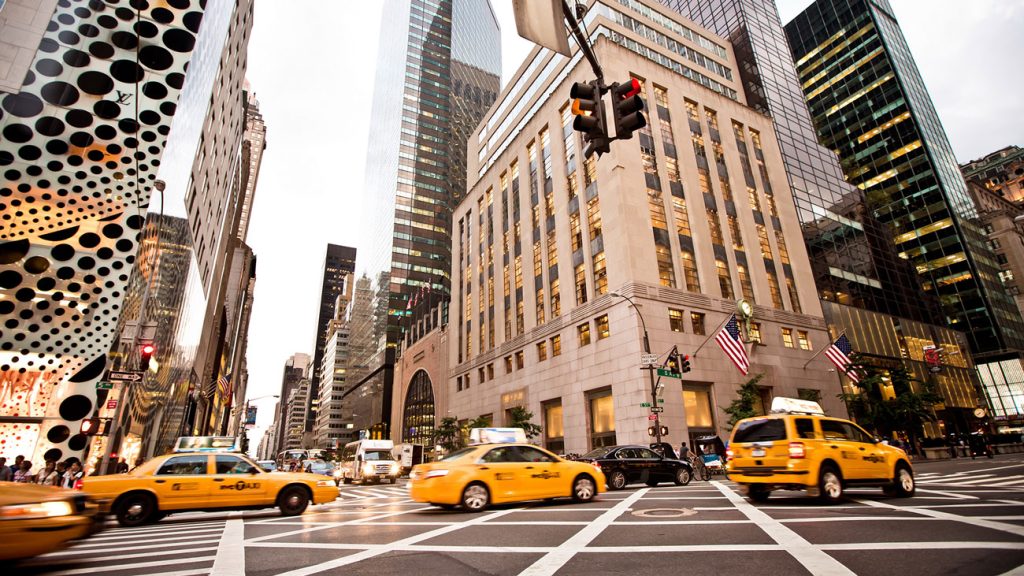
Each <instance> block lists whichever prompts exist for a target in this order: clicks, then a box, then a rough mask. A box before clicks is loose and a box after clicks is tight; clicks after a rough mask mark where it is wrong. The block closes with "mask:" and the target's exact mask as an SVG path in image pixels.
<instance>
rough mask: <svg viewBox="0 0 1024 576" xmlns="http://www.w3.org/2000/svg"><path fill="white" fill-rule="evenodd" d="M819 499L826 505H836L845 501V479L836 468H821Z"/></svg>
mask: <svg viewBox="0 0 1024 576" xmlns="http://www.w3.org/2000/svg"><path fill="white" fill-rule="evenodd" d="M818 491H819V492H820V496H819V498H820V499H821V501H822V503H824V504H835V503H837V502H839V501H840V500H842V499H843V477H842V476H841V475H840V473H839V471H838V470H836V468H835V467H834V466H830V465H827V464H826V465H825V466H822V467H821V473H820V474H819V475H818Z"/></svg>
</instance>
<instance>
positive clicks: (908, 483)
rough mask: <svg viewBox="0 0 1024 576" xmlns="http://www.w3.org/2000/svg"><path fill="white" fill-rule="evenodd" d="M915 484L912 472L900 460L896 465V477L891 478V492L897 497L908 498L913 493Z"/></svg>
mask: <svg viewBox="0 0 1024 576" xmlns="http://www.w3.org/2000/svg"><path fill="white" fill-rule="evenodd" d="M915 489H916V485H915V482H914V473H913V472H911V471H910V468H908V467H907V465H906V464H903V463H902V462H901V463H899V464H897V465H896V477H895V478H893V482H892V488H891V493H892V495H893V496H896V497H897V498H910V497H911V496H913V495H914V490H915Z"/></svg>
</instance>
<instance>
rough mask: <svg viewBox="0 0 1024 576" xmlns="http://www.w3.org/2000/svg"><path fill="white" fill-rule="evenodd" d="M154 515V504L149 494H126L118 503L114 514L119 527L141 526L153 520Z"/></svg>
mask: <svg viewBox="0 0 1024 576" xmlns="http://www.w3.org/2000/svg"><path fill="white" fill-rule="evenodd" d="M155 513H156V502H155V501H154V500H153V497H152V496H150V495H149V494H144V493H141V492H140V493H135V494H128V495H127V496H125V497H123V498H122V499H121V502H120V503H118V505H117V509H116V512H115V514H116V515H117V523H118V524H120V525H121V526H128V527H132V526H141V525H142V524H146V523H148V522H149V521H150V519H151V518H153V515H154V514H155Z"/></svg>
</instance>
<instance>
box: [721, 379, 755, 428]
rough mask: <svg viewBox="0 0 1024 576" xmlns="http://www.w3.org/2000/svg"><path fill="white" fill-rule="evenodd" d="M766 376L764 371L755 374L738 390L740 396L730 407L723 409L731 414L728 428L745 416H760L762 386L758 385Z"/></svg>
mask: <svg viewBox="0 0 1024 576" xmlns="http://www.w3.org/2000/svg"><path fill="white" fill-rule="evenodd" d="M762 378H764V373H760V374H755V375H754V376H753V377H751V378H750V380H747V381H746V382H744V383H743V384H741V385H740V387H739V388H738V389H737V390H736V392H737V394H738V396H739V397H738V398H736V399H735V400H733V401H732V404H730V405H729V407H728V408H723V409H722V410H723V411H724V412H725V413H726V414H728V415H729V423H728V426H727V427H728V429H729V430H732V427H733V426H735V425H736V423H737V422H739V421H740V420H743V419H744V418H751V417H754V416H760V414H759V413H758V411H757V404H758V402H760V400H761V388H760V387H759V386H758V385H757V384H758V382H760V381H761V379H762Z"/></svg>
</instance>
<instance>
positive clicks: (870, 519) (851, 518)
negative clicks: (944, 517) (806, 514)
mask: <svg viewBox="0 0 1024 576" xmlns="http://www.w3.org/2000/svg"><path fill="white" fill-rule="evenodd" d="M935 520H937V518H918V517H916V516H911V517H907V516H898V517H895V518H894V517H892V516H828V517H825V518H783V519H780V520H779V522H782V523H783V524H801V523H804V522H850V521H856V522H863V521H868V522H875V521H879V522H891V521H913V522H932V521H935Z"/></svg>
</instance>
